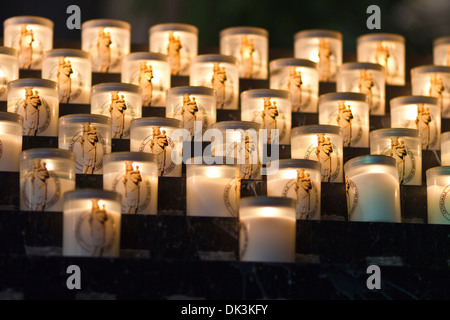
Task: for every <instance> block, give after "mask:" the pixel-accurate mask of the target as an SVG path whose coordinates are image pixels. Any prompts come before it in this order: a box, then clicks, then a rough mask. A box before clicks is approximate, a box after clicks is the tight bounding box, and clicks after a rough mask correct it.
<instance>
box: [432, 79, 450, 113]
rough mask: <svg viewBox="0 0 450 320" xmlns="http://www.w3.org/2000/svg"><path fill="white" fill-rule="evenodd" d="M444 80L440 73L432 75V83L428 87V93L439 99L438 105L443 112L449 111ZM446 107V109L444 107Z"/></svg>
mask: <svg viewBox="0 0 450 320" xmlns="http://www.w3.org/2000/svg"><path fill="white" fill-rule="evenodd" d="M444 93H445V87H444V81H443V80H442V77H441V76H440V75H439V74H431V75H430V85H429V89H428V95H429V96H431V97H436V98H437V99H438V105H439V107H440V108H441V110H442V113H444V114H445V113H447V110H446V109H448V105H445V106H444ZM444 107H445V109H444Z"/></svg>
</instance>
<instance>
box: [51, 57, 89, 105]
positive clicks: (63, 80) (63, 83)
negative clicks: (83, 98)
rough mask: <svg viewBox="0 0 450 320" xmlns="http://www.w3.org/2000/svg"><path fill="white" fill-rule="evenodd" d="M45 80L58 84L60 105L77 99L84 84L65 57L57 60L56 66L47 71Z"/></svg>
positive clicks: (78, 73)
mask: <svg viewBox="0 0 450 320" xmlns="http://www.w3.org/2000/svg"><path fill="white" fill-rule="evenodd" d="M46 79H52V80H55V81H56V82H57V83H58V88H59V102H60V103H69V101H73V100H75V99H77V98H78V97H79V96H80V95H81V93H82V91H83V85H84V83H85V79H83V76H82V74H81V73H80V72H79V71H77V70H76V68H74V67H73V66H72V63H71V61H70V59H67V58H65V57H59V58H58V65H57V66H55V67H54V68H52V69H51V70H50V71H49V74H48V75H46Z"/></svg>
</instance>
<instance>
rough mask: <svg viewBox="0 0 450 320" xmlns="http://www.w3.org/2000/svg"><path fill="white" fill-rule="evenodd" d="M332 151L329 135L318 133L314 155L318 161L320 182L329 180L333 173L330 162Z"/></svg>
mask: <svg viewBox="0 0 450 320" xmlns="http://www.w3.org/2000/svg"><path fill="white" fill-rule="evenodd" d="M332 153H333V146H332V145H331V140H330V137H325V134H318V135H317V148H316V156H317V160H318V161H319V162H320V171H321V174H322V182H330V180H331V177H332V174H333V165H332V163H331V154H332Z"/></svg>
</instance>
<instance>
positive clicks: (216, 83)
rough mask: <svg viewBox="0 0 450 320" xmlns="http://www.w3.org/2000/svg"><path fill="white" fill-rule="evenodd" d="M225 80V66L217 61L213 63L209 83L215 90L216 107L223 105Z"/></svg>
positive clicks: (221, 107)
mask: <svg viewBox="0 0 450 320" xmlns="http://www.w3.org/2000/svg"><path fill="white" fill-rule="evenodd" d="M226 81H227V73H226V72H225V67H221V66H220V65H219V64H218V63H214V67H213V75H212V78H211V84H212V87H213V89H214V90H215V95H216V108H217V109H223V107H224V105H225V82H226Z"/></svg>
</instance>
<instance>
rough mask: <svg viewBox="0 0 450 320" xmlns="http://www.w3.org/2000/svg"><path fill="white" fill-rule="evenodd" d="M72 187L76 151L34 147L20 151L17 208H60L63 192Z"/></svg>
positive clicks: (44, 209) (55, 209)
mask: <svg viewBox="0 0 450 320" xmlns="http://www.w3.org/2000/svg"><path fill="white" fill-rule="evenodd" d="M73 189H75V153H73V152H72V151H69V150H62V149H51V148H36V149H28V150H25V151H22V153H21V154H20V210H21V211H58V212H60V211H63V195H64V193H65V192H67V191H70V190H73Z"/></svg>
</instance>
